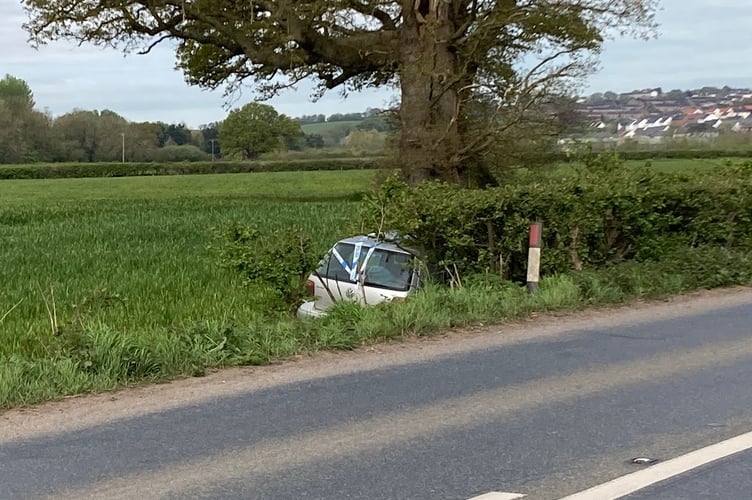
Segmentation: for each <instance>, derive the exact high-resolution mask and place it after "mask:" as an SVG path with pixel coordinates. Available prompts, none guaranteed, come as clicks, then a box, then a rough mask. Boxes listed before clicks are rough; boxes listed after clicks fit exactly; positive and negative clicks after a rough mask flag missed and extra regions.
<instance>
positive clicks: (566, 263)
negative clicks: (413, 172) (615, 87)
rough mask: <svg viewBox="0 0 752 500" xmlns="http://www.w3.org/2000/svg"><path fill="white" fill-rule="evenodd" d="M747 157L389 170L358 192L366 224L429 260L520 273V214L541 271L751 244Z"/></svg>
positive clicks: (523, 249)
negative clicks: (525, 168) (373, 187)
mask: <svg viewBox="0 0 752 500" xmlns="http://www.w3.org/2000/svg"><path fill="white" fill-rule="evenodd" d="M751 190H752V162H747V163H743V164H739V165H735V166H734V165H726V166H724V167H719V168H717V169H715V170H713V171H710V172H703V173H692V174H663V173H657V172H655V171H654V170H652V169H650V168H649V166H647V165H646V166H645V167H643V168H624V166H623V163H622V161H621V160H620V159H619V158H618V157H616V156H614V155H612V154H602V155H599V156H591V157H589V158H586V159H585V161H584V166H582V167H580V168H577V169H575V170H574V171H573V173H572V174H571V175H568V176H566V177H556V178H544V179H543V180H542V181H540V182H537V183H532V184H524V185H521V184H520V185H517V184H510V185H506V186H503V187H499V188H492V189H485V190H474V189H466V188H462V187H458V186H455V185H448V184H443V183H437V182H427V183H423V184H421V185H419V186H417V187H415V188H408V187H407V186H406V185H405V184H404V183H402V182H401V181H400V180H399V179H398V178H396V177H391V178H390V179H389V180H387V181H386V182H385V183H384V184H383V185H382V186H381V190H380V191H379V192H378V193H376V194H375V195H373V196H371V197H370V198H368V200H366V204H365V205H364V207H366V209H365V210H363V214H362V219H363V221H364V223H365V225H366V226H367V227H372V228H373V227H387V228H390V229H394V230H396V231H398V232H400V233H401V234H403V235H404V236H407V237H409V238H410V239H411V240H413V242H414V243H415V244H416V245H417V246H419V247H420V248H422V249H423V251H424V254H425V258H426V260H427V262H428V264H429V265H430V266H432V267H433V268H434V269H438V270H445V271H448V272H452V273H453V274H455V273H460V274H467V273H474V272H489V271H493V272H497V273H501V274H502V275H503V276H505V277H509V278H511V279H521V278H522V276H524V271H525V266H526V261H527V234H528V227H529V224H530V223H532V222H535V221H540V222H542V223H543V227H544V230H543V248H544V250H543V255H542V262H541V271H542V273H543V274H548V275H550V274H555V273H566V272H569V271H572V270H582V269H585V268H600V267H604V266H607V265H610V264H614V263H618V262H623V261H630V260H634V261H637V262H640V261H646V260H660V259H661V258H662V257H663V256H665V255H667V253H668V252H671V251H673V250H674V249H675V248H685V247H686V248H692V247H698V246H703V245H710V246H719V247H723V248H732V247H737V248H750V246H751V245H752V197H750V196H749V194H748V193H750V192H752V191H751Z"/></svg>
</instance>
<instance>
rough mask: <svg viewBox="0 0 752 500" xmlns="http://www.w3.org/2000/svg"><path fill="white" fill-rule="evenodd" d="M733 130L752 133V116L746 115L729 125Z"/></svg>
mask: <svg viewBox="0 0 752 500" xmlns="http://www.w3.org/2000/svg"><path fill="white" fill-rule="evenodd" d="M731 130H733V131H734V132H741V133H742V134H749V133H752V116H748V117H746V118H744V119H742V120H740V121H738V122H736V123H735V124H734V126H733V127H731Z"/></svg>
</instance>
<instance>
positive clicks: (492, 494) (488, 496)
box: [468, 491, 525, 500]
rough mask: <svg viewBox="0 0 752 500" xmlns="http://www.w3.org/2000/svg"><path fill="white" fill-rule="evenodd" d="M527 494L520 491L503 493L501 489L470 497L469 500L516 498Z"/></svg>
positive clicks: (508, 499) (506, 499) (511, 499)
mask: <svg viewBox="0 0 752 500" xmlns="http://www.w3.org/2000/svg"><path fill="white" fill-rule="evenodd" d="M524 496H525V495H521V494H519V493H503V492H500V491H492V492H490V493H485V494H483V495H478V496H477V497H473V498H469V499H468V500H514V499H515V498H522V497H524Z"/></svg>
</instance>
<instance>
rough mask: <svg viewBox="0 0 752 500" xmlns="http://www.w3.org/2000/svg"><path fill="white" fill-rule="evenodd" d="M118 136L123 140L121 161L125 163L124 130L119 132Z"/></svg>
mask: <svg viewBox="0 0 752 500" xmlns="http://www.w3.org/2000/svg"><path fill="white" fill-rule="evenodd" d="M120 137H121V138H122V140H123V163H125V132H121V133H120Z"/></svg>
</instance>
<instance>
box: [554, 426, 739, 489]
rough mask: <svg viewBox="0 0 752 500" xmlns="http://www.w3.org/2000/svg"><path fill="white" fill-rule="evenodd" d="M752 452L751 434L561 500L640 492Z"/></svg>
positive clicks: (722, 442) (690, 453) (693, 452)
mask: <svg viewBox="0 0 752 500" xmlns="http://www.w3.org/2000/svg"><path fill="white" fill-rule="evenodd" d="M750 448H752V432H748V433H746V434H741V435H739V436H736V437H733V438H730V439H727V440H725V441H721V442H720V443H716V444H713V445H710V446H706V447H705V448H700V449H699V450H695V451H692V452H689V453H687V454H686V455H681V456H679V457H676V458H672V459H671V460H667V461H665V462H661V463H658V464H656V465H652V466H650V467H649V468H648V469H643V470H640V471H637V472H633V473H632V474H627V475H626V476H622V477H618V478H616V479H614V480H612V481H609V482H607V483H603V484H599V485H598V486H594V487H592V488H590V489H587V490H584V491H581V492H579V493H575V494H574V495H569V496H567V497H564V498H561V499H560V500H609V499H615V498H621V497H623V496H626V495H629V494H630V493H634V492H635V491H639V490H642V489H644V488H647V487H648V486H652V485H653V484H656V483H659V482H661V481H665V480H666V479H670V478H672V477H674V476H678V475H680V474H684V473H685V472H687V471H690V470H692V469H695V468H697V467H700V466H702V465H706V464H709V463H711V462H714V461H716V460H720V459H721V458H725V457H728V456H731V455H733V454H735V453H740V452H742V451H745V450H748V449H750Z"/></svg>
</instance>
